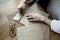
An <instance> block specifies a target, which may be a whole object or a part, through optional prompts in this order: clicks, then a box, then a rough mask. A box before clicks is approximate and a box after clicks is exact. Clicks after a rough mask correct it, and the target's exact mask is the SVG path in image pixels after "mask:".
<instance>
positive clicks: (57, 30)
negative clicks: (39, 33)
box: [51, 20, 60, 34]
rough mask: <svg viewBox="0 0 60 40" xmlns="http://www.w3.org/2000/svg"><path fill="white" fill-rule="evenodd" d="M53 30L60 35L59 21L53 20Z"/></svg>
mask: <svg viewBox="0 0 60 40" xmlns="http://www.w3.org/2000/svg"><path fill="white" fill-rule="evenodd" d="M51 30H53V31H54V32H56V33H59V34H60V21H59V20H52V22H51Z"/></svg>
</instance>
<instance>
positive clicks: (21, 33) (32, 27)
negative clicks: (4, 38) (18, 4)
mask: <svg viewBox="0 0 60 40" xmlns="http://www.w3.org/2000/svg"><path fill="white" fill-rule="evenodd" d="M30 12H38V13H40V14H42V15H44V16H46V17H48V15H47V14H46V13H43V12H41V11H39V10H38V7H37V4H36V3H35V4H34V5H33V6H31V7H30V8H29V9H28V10H26V13H25V15H24V16H23V17H22V19H21V21H20V23H22V24H24V25H25V26H23V27H20V28H17V34H18V40H49V27H48V26H47V25H46V24H44V23H42V22H29V21H28V19H27V17H26V15H27V14H28V13H30Z"/></svg>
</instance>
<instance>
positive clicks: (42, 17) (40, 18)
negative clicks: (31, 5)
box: [27, 13, 44, 21]
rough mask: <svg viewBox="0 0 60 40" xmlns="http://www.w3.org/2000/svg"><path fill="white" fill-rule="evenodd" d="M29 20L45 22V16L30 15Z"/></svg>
mask: <svg viewBox="0 0 60 40" xmlns="http://www.w3.org/2000/svg"><path fill="white" fill-rule="evenodd" d="M27 18H28V20H29V21H44V16H42V15H40V14H39V13H29V14H28V15H27Z"/></svg>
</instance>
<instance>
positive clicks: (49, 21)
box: [43, 17, 52, 25]
mask: <svg viewBox="0 0 60 40" xmlns="http://www.w3.org/2000/svg"><path fill="white" fill-rule="evenodd" d="M51 21H52V20H51V19H49V18H47V17H44V20H43V22H45V23H46V24H48V25H50V24H51Z"/></svg>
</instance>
